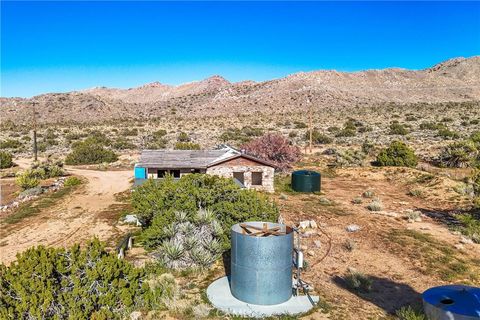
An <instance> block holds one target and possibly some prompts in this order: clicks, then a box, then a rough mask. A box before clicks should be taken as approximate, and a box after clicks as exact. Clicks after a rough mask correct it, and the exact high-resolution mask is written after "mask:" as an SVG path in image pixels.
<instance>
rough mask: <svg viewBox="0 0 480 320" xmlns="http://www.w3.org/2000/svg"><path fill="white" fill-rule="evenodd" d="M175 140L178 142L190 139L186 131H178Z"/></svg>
mask: <svg viewBox="0 0 480 320" xmlns="http://www.w3.org/2000/svg"><path fill="white" fill-rule="evenodd" d="M177 141H178V142H189V141H190V136H189V135H188V133H186V132H180V133H179V134H178V136H177Z"/></svg>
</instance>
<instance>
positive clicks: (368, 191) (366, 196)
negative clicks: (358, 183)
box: [362, 190, 375, 198]
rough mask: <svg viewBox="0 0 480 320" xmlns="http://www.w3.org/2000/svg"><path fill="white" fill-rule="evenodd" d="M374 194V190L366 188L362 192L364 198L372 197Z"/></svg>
mask: <svg viewBox="0 0 480 320" xmlns="http://www.w3.org/2000/svg"><path fill="white" fill-rule="evenodd" d="M374 196H375V192H373V191H372V190H367V191H364V192H363V193H362V197H364V198H373V197H374Z"/></svg>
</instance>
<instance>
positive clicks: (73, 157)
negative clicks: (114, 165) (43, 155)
mask: <svg viewBox="0 0 480 320" xmlns="http://www.w3.org/2000/svg"><path fill="white" fill-rule="evenodd" d="M89 139H90V138H89ZM89 139H87V140H85V141H83V142H78V143H75V144H74V147H73V150H72V152H70V153H69V154H68V155H67V157H66V159H65V163H66V164H71V165H72V164H73V165H77V164H98V163H104V162H107V163H109V162H115V161H117V160H118V157H117V155H116V154H115V152H113V151H112V150H109V149H106V148H105V147H104V145H102V144H100V143H97V142H94V141H92V140H89Z"/></svg>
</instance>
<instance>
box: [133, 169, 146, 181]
mask: <svg viewBox="0 0 480 320" xmlns="http://www.w3.org/2000/svg"><path fill="white" fill-rule="evenodd" d="M134 173H135V179H146V178H147V169H145V168H142V167H135V169H134Z"/></svg>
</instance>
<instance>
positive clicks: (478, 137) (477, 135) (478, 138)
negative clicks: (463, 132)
mask: <svg viewBox="0 0 480 320" xmlns="http://www.w3.org/2000/svg"><path fill="white" fill-rule="evenodd" d="M470 140H472V141H473V142H474V143H476V144H477V145H480V131H475V132H472V134H471V135H470Z"/></svg>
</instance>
